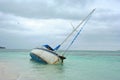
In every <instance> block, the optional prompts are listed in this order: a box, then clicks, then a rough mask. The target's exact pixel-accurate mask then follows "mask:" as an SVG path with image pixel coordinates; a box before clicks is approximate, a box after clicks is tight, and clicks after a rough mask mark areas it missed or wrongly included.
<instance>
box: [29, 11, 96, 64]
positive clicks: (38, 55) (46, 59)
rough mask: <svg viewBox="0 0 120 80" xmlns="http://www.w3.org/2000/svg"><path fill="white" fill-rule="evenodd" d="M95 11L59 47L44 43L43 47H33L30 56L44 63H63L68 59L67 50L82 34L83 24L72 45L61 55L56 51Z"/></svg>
mask: <svg viewBox="0 0 120 80" xmlns="http://www.w3.org/2000/svg"><path fill="white" fill-rule="evenodd" d="M94 11H95V9H93V10H92V11H91V12H90V13H89V14H88V16H86V17H85V18H84V19H83V20H82V21H81V22H80V23H79V25H78V26H77V27H75V28H74V29H73V31H72V32H71V33H70V34H69V35H68V36H67V37H66V38H65V40H64V41H63V42H62V43H61V44H59V45H58V46H57V47H55V48H54V49H53V48H52V47H51V46H49V45H48V44H46V45H43V47H42V48H34V49H32V51H31V52H30V56H31V58H32V60H34V61H37V62H39V63H43V64H62V63H63V60H64V59H66V57H65V56H64V54H65V52H66V51H67V50H68V48H69V47H70V46H71V45H72V44H73V42H74V41H75V39H76V38H77V37H78V35H79V34H80V32H81V31H82V29H83V27H84V26H82V27H81V28H80V30H79V32H77V34H76V35H75V37H74V38H73V40H72V42H71V43H70V45H69V46H68V48H67V49H66V50H65V52H64V53H63V54H62V55H60V54H58V53H57V52H56V51H57V50H58V49H59V48H60V47H61V45H63V44H64V43H65V42H66V41H67V40H68V38H69V37H70V36H71V35H72V34H73V33H74V32H76V30H77V29H78V28H79V27H80V26H81V25H82V24H85V23H86V22H87V21H88V19H89V17H90V16H91V15H92V13H93V12H94Z"/></svg>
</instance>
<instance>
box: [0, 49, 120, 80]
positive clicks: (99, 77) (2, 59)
mask: <svg viewBox="0 0 120 80" xmlns="http://www.w3.org/2000/svg"><path fill="white" fill-rule="evenodd" d="M30 51H31V50H21V49H19V50H17V49H0V80H120V51H97V50H95V51H94V50H70V51H68V52H66V54H65V56H66V58H67V59H65V60H64V63H63V64H59V65H50V64H41V63H38V62H35V61H33V60H31V57H30V56H29V53H30ZM62 52H63V51H58V53H59V54H61V53H62Z"/></svg>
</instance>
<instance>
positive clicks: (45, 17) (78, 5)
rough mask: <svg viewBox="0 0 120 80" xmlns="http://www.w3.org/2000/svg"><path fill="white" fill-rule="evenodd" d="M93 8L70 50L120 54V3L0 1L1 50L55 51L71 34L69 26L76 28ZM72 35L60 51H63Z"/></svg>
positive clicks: (118, 0)
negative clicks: (116, 51) (103, 51)
mask: <svg viewBox="0 0 120 80" xmlns="http://www.w3.org/2000/svg"><path fill="white" fill-rule="evenodd" d="M94 8H96V10H95V12H94V13H93V14H92V16H91V18H90V19H89V21H88V22H87V24H86V25H85V27H84V29H83V30H82V32H81V33H80V35H79V36H78V38H77V40H76V41H75V42H74V44H73V45H72V46H71V48H70V49H71V50H120V9H119V8H120V0H0V46H4V47H6V48H8V49H32V48H35V47H41V45H44V44H49V45H51V46H52V47H55V46H57V45H58V44H60V43H61V42H62V41H63V40H64V39H65V38H66V37H67V36H68V35H69V33H71V31H72V30H73V27H72V25H73V26H74V27H76V26H77V25H78V24H79V23H80V22H81V21H82V20H83V19H84V17H86V16H87V15H88V14H89V13H90V12H91V11H92V10H93V9H94ZM71 24H72V25H71ZM77 32H78V30H77V31H76V32H75V33H77ZM74 35H75V34H73V36H71V38H70V39H68V41H67V42H66V43H65V44H63V45H62V46H61V48H60V49H65V48H66V47H67V46H68V44H69V43H70V42H71V41H72V39H73V37H74Z"/></svg>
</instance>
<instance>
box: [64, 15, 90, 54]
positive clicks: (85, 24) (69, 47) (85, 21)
mask: <svg viewBox="0 0 120 80" xmlns="http://www.w3.org/2000/svg"><path fill="white" fill-rule="evenodd" d="M90 17H91V15H89V16H88V17H87V18H86V21H85V22H84V23H83V26H82V27H81V28H80V30H79V32H78V33H77V34H76V35H75V37H74V38H73V40H72V41H71V43H70V45H69V46H68V47H67V49H66V50H65V51H64V53H63V54H62V55H65V53H66V52H67V51H68V49H69V48H70V47H71V45H72V44H73V43H74V41H75V40H76V39H77V37H78V35H79V34H80V33H81V31H82V30H83V28H84V26H85V25H86V23H87V22H88V20H89V19H90Z"/></svg>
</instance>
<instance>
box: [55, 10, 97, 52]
mask: <svg viewBox="0 0 120 80" xmlns="http://www.w3.org/2000/svg"><path fill="white" fill-rule="evenodd" d="M94 11H95V9H93V10H92V11H91V12H90V13H89V14H88V16H86V17H85V18H84V19H83V20H82V22H80V23H79V24H78V26H77V27H76V28H75V29H73V31H72V32H71V33H70V34H69V35H68V36H67V37H66V38H65V40H64V41H63V42H62V43H61V44H60V45H58V46H57V49H56V50H58V49H59V48H60V46H61V45H63V44H64V43H65V42H66V41H67V40H68V38H69V37H70V36H71V35H72V34H73V33H74V32H75V31H76V30H77V29H78V28H79V27H80V26H81V25H82V24H83V23H84V21H85V20H86V19H88V17H89V16H90V15H91V14H92V13H93V12H94Z"/></svg>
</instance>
